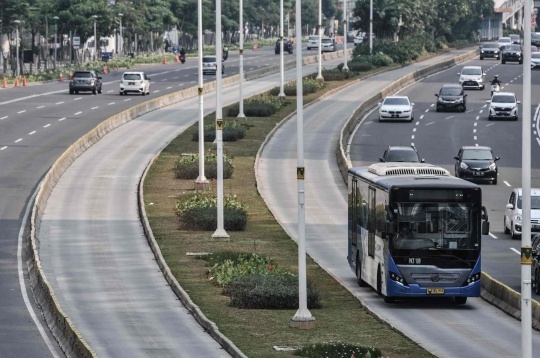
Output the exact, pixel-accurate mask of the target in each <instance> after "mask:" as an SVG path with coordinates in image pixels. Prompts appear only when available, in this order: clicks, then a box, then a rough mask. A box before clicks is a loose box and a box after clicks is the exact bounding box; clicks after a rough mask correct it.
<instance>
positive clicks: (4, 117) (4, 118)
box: [0, 116, 9, 121]
mask: <svg viewBox="0 0 540 358" xmlns="http://www.w3.org/2000/svg"><path fill="white" fill-rule="evenodd" d="M8 117H9V116H5V117H2V118H0V121H1V120H2V119H6V118H8Z"/></svg>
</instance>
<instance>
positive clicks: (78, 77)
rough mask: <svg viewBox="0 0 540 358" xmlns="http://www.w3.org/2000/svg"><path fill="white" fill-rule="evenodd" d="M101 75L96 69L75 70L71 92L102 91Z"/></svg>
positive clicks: (70, 83) (70, 85)
mask: <svg viewBox="0 0 540 358" xmlns="http://www.w3.org/2000/svg"><path fill="white" fill-rule="evenodd" d="M101 87H102V83H101V76H98V75H97V74H96V72H94V71H75V73H74V74H73V79H72V80H71V81H69V94H74V93H79V92H92V93H93V94H96V93H101Z"/></svg>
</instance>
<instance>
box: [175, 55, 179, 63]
mask: <svg viewBox="0 0 540 358" xmlns="http://www.w3.org/2000/svg"><path fill="white" fill-rule="evenodd" d="M174 62H180V57H178V54H176V57H175V59H174Z"/></svg>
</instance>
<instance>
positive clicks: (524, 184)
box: [521, 0, 538, 358]
mask: <svg viewBox="0 0 540 358" xmlns="http://www.w3.org/2000/svg"><path fill="white" fill-rule="evenodd" d="M531 18H532V14H531V0H525V25H524V30H525V34H524V36H523V41H524V42H523V43H525V44H530V43H531V22H532V21H531V20H532V19H531ZM523 47H524V48H523V127H522V141H521V148H522V149H521V151H522V159H521V168H522V169H521V175H522V178H521V188H522V229H521V230H522V231H521V280H522V281H521V356H522V357H523V358H532V308H531V306H532V300H531V286H532V284H531V264H532V248H531V47H530V46H528V45H527V46H523ZM537 284H538V283H537Z"/></svg>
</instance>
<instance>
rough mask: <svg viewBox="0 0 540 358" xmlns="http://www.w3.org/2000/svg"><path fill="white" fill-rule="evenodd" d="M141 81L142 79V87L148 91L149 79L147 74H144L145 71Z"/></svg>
mask: <svg viewBox="0 0 540 358" xmlns="http://www.w3.org/2000/svg"><path fill="white" fill-rule="evenodd" d="M143 81H144V88H145V89H146V90H147V91H150V81H149V80H148V76H147V75H146V73H143Z"/></svg>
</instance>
